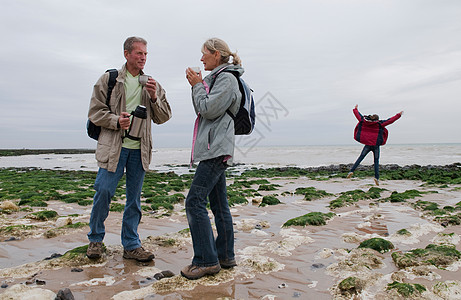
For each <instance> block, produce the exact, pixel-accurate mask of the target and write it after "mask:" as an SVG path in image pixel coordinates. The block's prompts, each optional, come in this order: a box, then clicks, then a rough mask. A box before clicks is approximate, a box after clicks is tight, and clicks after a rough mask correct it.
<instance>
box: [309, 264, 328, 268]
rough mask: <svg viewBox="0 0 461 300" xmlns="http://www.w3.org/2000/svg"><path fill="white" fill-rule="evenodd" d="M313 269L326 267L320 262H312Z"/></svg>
mask: <svg viewBox="0 0 461 300" xmlns="http://www.w3.org/2000/svg"><path fill="white" fill-rule="evenodd" d="M311 268H312V269H322V268H325V265H324V264H321V263H318V264H312V266H311Z"/></svg>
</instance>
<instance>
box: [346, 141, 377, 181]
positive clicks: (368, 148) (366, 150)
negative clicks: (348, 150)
mask: <svg viewBox="0 0 461 300" xmlns="http://www.w3.org/2000/svg"><path fill="white" fill-rule="evenodd" d="M370 151H373V157H374V167H375V178H376V179H379V146H368V145H365V146H364V147H363V149H362V153H360V156H359V158H357V161H356V162H355V164H354V165H353V166H352V168H351V172H354V171H355V169H357V167H358V166H359V165H360V163H361V162H362V160H363V159H364V158H365V156H367V154H368V153H369V152H370Z"/></svg>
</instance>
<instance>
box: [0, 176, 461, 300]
mask: <svg viewBox="0 0 461 300" xmlns="http://www.w3.org/2000/svg"><path fill="white" fill-rule="evenodd" d="M250 179H251V178H249V179H247V180H250ZM252 179H257V180H260V179H261V178H252ZM265 179H266V180H268V181H269V184H265V185H264V186H272V187H273V188H272V189H268V190H265V189H263V188H261V186H262V185H263V184H260V185H258V184H252V185H251V187H248V189H252V190H257V191H258V194H259V195H258V196H249V197H247V200H248V203H247V204H236V205H234V206H233V207H232V208H231V212H232V215H233V218H234V224H235V230H236V234H235V237H236V259H237V263H238V266H237V267H235V268H233V269H230V270H222V271H221V272H220V273H219V274H217V275H216V276H210V277H205V278H202V279H199V280H196V281H190V280H187V279H185V278H183V277H181V275H180V270H181V268H182V267H184V266H185V265H187V264H189V263H190V261H191V257H192V255H193V253H192V244H191V239H190V235H189V233H188V231H187V228H188V226H187V220H186V216H185V212H184V201H180V202H179V203H177V204H175V205H174V210H172V211H170V212H169V213H165V210H162V209H159V210H150V211H145V212H144V215H143V219H142V223H141V224H140V230H139V233H140V236H141V238H142V240H143V244H144V247H145V248H147V249H149V250H152V251H153V252H154V253H155V255H156V258H155V260H154V261H153V262H151V263H138V262H135V261H132V260H126V259H123V258H122V247H121V245H120V227H121V218H122V213H121V212H111V213H110V215H109V218H108V220H107V221H106V231H107V234H106V238H105V240H104V242H105V246H106V248H107V251H106V254H105V256H104V257H103V258H101V259H100V260H96V261H92V260H90V259H88V258H86V256H85V255H84V254H82V253H78V252H76V253H75V254H74V255H70V254H69V253H67V254H65V253H66V252H67V251H69V250H72V249H75V248H77V247H81V246H85V245H86V244H87V238H86V233H87V232H88V226H87V225H86V226H82V227H76V228H72V227H69V226H67V227H66V226H63V225H66V224H67V225H69V224H77V223H79V224H86V223H87V222H88V221H89V214H90V212H91V205H87V206H82V205H79V204H77V203H64V202H62V201H56V200H49V201H47V204H48V206H47V207H46V210H54V211H56V212H57V215H58V217H57V218H54V219H50V220H34V219H30V218H26V216H27V215H29V214H30V213H31V211H40V210H43V209H44V208H37V207H34V208H32V209H30V210H24V209H21V210H19V211H14V210H11V211H8V212H6V209H5V203H7V201H6V200H3V201H2V202H0V203H1V204H2V205H3V207H2V214H0V226H1V227H0V228H2V229H3V230H2V231H0V239H1V241H2V242H1V243H0V244H1V249H0V266H1V268H2V269H0V284H1V289H0V299H55V297H56V294H57V293H58V292H59V291H60V290H62V289H64V288H69V289H70V291H71V292H72V294H73V296H74V297H75V299H291V298H294V299H408V298H409V297H410V298H411V297H413V298H414V299H460V297H461V282H460V278H461V270H460V269H459V267H460V266H461V260H460V257H455V259H454V260H453V261H449V262H447V265H443V266H438V267H436V266H434V265H431V264H430V263H423V264H421V265H419V266H409V267H405V268H402V267H401V266H398V265H397V264H396V263H395V261H394V259H393V258H392V255H393V253H402V254H404V253H407V252H408V251H410V250H412V249H417V248H418V249H424V248H426V247H427V246H428V245H430V244H432V245H449V246H450V247H455V248H456V249H458V250H457V251H459V249H460V246H459V241H460V234H461V226H460V225H455V224H441V223H442V222H438V221H435V220H434V216H432V215H428V213H427V211H424V210H422V209H421V208H418V207H417V206H415V205H414V204H415V203H423V202H421V201H427V202H430V203H437V204H438V206H439V207H440V208H442V207H446V206H451V207H456V208H458V206H459V205H460V202H461V185H460V184H444V185H441V184H438V185H436V184H426V183H424V182H422V181H419V180H382V181H381V184H380V186H379V188H382V191H381V192H380V196H379V198H378V199H366V200H359V201H357V202H355V203H353V204H351V205H347V206H343V207H339V208H335V209H332V208H331V207H330V206H331V201H332V200H334V199H336V198H338V196H339V195H341V193H344V192H347V191H354V190H357V189H359V190H362V191H369V190H370V188H371V187H373V186H374V184H373V180H372V177H357V178H352V179H346V178H341V177H337V178H334V177H333V178H323V179H321V178H318V179H316V180H313V179H311V178H309V177H304V176H297V177H296V176H295V177H286V176H281V177H271V178H265ZM320 179H321V180H320ZM235 181H237V179H235ZM233 182H234V179H233V178H229V179H228V184H229V185H232V183H233ZM308 187H312V188H315V190H319V191H320V190H321V191H325V192H326V193H327V194H328V195H327V196H325V197H322V198H320V199H313V200H310V201H307V200H306V199H305V196H304V195H303V194H298V193H296V191H297V189H299V188H308ZM409 190H416V191H419V192H421V194H420V196H417V197H415V198H413V199H408V200H407V201H404V202H390V201H383V199H386V198H389V197H390V196H391V194H392V193H397V194H399V193H404V192H405V191H409ZM172 193H174V192H172ZM180 193H182V194H184V195H186V194H187V189H184V191H181V192H180ZM266 195H275V196H276V198H277V199H279V200H280V202H281V203H280V204H277V205H268V206H260V205H259V203H260V201H261V199H262V198H263V197H264V196H266ZM10 200H11V202H13V203H16V204H17V203H18V199H10ZM418 201H419V202H418ZM456 204H458V206H456ZM310 212H321V213H328V212H333V213H334V214H335V215H334V217H333V218H331V219H330V220H328V221H327V222H326V224H325V225H321V226H312V225H307V226H288V227H283V226H282V225H283V224H284V223H285V222H287V221H288V220H290V219H292V218H296V217H299V216H302V215H305V214H308V213H310ZM458 212H459V209H458ZM210 218H212V215H211V213H210ZM212 222H213V221H212ZM15 225H24V227H23V228H27V229H24V230H17V231H7V230H5V228H7V227H8V226H10V227H9V228H11V226H15ZM26 226H29V227H26ZM402 229H406V230H407V232H408V233H407V234H405V235H402V234H401V233H400V234H399V233H398V232H399V231H400V232H401V230H402ZM50 232H51V233H50ZM376 237H377V238H382V239H385V240H387V241H390V242H391V243H392V244H393V246H394V248H393V249H391V250H390V251H382V252H378V251H376V250H372V249H369V248H358V247H359V245H360V244H361V243H362V242H363V241H365V240H368V239H370V238H376ZM63 254H65V255H64V256H60V255H63ZM367 258H368V259H369V260H367ZM162 271H163V272H164V273H165V271H170V273H172V274H171V275H174V276H172V277H165V278H160V277H162V275H161V274H162ZM165 274H167V273H165ZM168 276H170V275H168ZM348 278H356V279H354V280H357V282H360V284H356V286H355V287H352V288H350V287H348V288H344V284H341V282H342V281H344V280H345V279H348ZM393 282H399V283H408V284H410V285H409V286H410V288H411V287H417V286H419V285H421V286H424V288H425V290H424V291H421V292H420V291H418V290H415V291H416V292H414V293H412V294H411V296H407V297H404V296H403V294H402V293H401V291H400V292H398V291H397V290H398V289H397V288H389V284H391V283H393ZM414 284H417V285H414ZM407 288H408V287H407ZM28 297H29V298H28Z"/></svg>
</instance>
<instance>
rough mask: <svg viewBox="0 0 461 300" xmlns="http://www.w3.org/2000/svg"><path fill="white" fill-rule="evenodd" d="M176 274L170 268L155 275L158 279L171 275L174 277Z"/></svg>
mask: <svg viewBox="0 0 461 300" xmlns="http://www.w3.org/2000/svg"><path fill="white" fill-rule="evenodd" d="M173 276H174V273H173V272H171V271H170V270H166V271H162V272H160V273H157V274H155V275H154V278H155V279H157V280H160V279H163V278H169V277H173Z"/></svg>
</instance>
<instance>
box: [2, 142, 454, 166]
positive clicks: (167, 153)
mask: <svg viewBox="0 0 461 300" xmlns="http://www.w3.org/2000/svg"><path fill="white" fill-rule="evenodd" d="M361 151H362V145H360V144H358V143H357V144H355V145H347V146H305V147H259V148H258V147H256V148H237V149H236V151H235V157H234V163H236V164H238V165H240V164H243V165H246V166H247V167H250V166H257V167H277V166H298V167H317V166H328V165H338V164H352V163H354V162H355V160H356V159H357V157H358V156H359V154H360V152H361ZM189 161H190V149H187V148H159V149H156V150H155V151H154V153H153V155H152V162H151V164H150V169H152V170H157V171H170V170H174V171H176V172H178V173H189V169H188V165H189ZM455 162H461V144H422V145H385V146H382V147H381V155H380V164H382V165H384V164H397V165H400V166H405V165H414V164H417V165H447V164H452V163H455ZM362 164H364V165H370V164H373V155H372V154H369V155H368V156H367V157H365V159H364V160H363V162H362ZM8 167H39V168H43V169H64V170H87V171H96V170H97V169H98V166H97V164H96V160H95V158H94V154H74V155H71V154H40V155H23V156H10V157H0V168H8Z"/></svg>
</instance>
